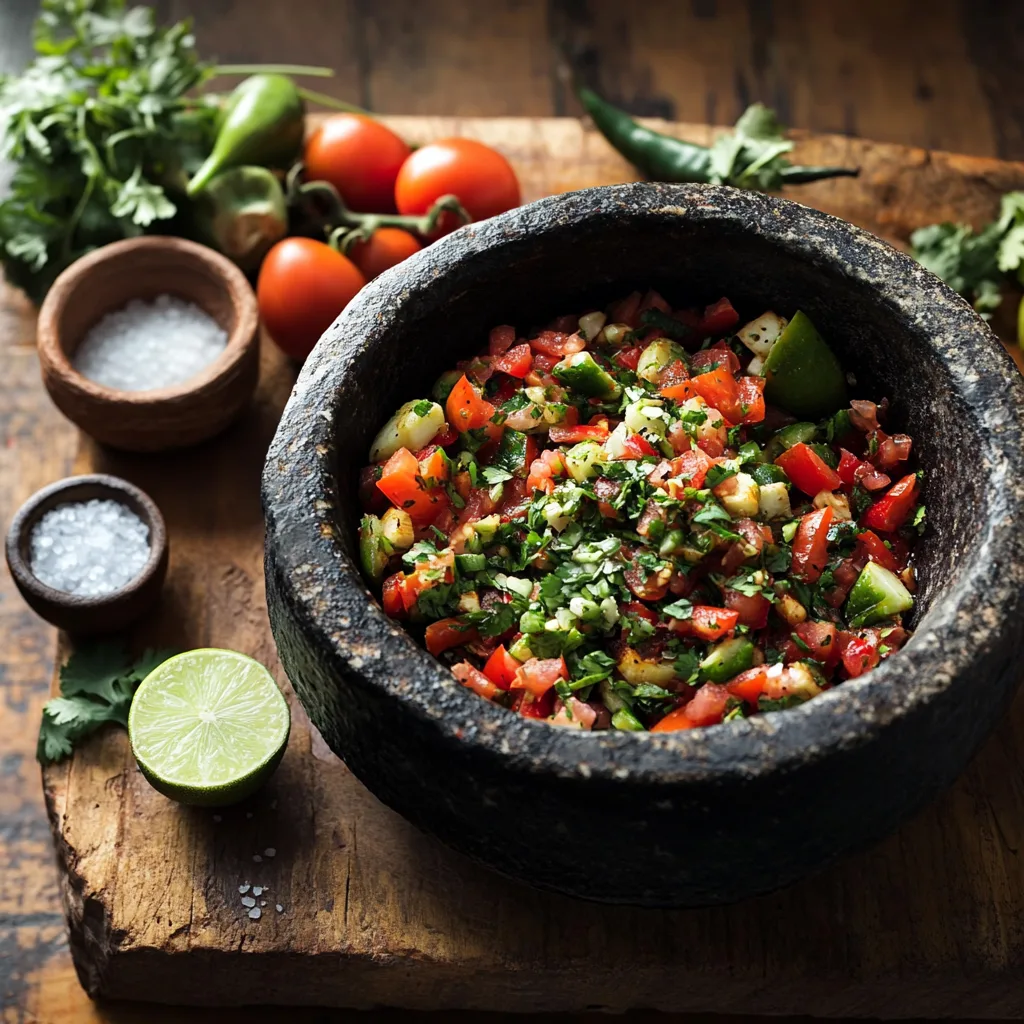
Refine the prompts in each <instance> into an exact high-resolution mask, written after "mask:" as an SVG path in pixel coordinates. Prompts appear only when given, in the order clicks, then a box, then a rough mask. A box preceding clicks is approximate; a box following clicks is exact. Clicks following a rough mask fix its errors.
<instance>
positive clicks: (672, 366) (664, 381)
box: [658, 359, 690, 388]
mask: <svg viewBox="0 0 1024 1024" xmlns="http://www.w3.org/2000/svg"><path fill="white" fill-rule="evenodd" d="M689 379H690V371H689V370H687V368H686V365H685V364H684V363H683V361H682V359H677V360H676V361H675V362H674V363H669V365H668V366H666V367H665V369H664V370H662V371H661V373H659V374H658V387H659V388H668V387H671V386H672V385H673V384H681V383H682V382H683V381H687V380H689Z"/></svg>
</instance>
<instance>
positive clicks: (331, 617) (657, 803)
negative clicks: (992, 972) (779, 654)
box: [263, 184, 1024, 906]
mask: <svg viewBox="0 0 1024 1024" xmlns="http://www.w3.org/2000/svg"><path fill="white" fill-rule="evenodd" d="M648 286H654V287H657V288H658V289H659V290H661V291H662V292H663V293H664V294H665V295H666V296H667V297H668V298H669V300H670V301H671V302H673V304H675V305H681V304H684V303H690V302H710V301H713V300H715V299H717V298H719V297H720V296H721V295H723V294H724V295H728V296H729V297H730V298H731V299H732V300H733V302H734V303H735V304H736V305H737V306H738V308H739V309H740V311H741V315H744V316H746V315H748V314H749V315H751V316H753V315H756V314H758V313H761V312H763V311H764V310H765V309H766V308H773V309H775V310H777V311H778V312H780V313H782V314H785V315H792V313H793V312H794V311H795V310H796V309H798V308H799V309H803V310H805V311H806V312H807V313H808V314H809V315H810V317H811V319H812V320H813V321H814V323H815V324H816V325H817V326H818V328H819V329H820V330H821V332H822V334H823V335H824V336H825V337H826V338H827V339H828V340H829V342H830V343H831V345H832V346H834V348H835V350H836V352H837V353H838V354H839V356H840V358H841V359H842V360H843V363H844V365H845V367H846V368H847V369H848V370H849V371H850V372H851V373H853V374H855V376H856V386H855V387H854V388H853V389H852V391H853V394H854V395H856V396H861V397H871V398H875V399H880V398H882V397H883V396H888V397H889V399H890V400H891V402H892V413H891V422H892V423H893V424H894V425H895V429H902V430H906V431H908V432H909V433H910V434H911V435H912V436H913V437H914V441H915V452H916V455H917V458H918V459H919V461H920V465H921V466H922V467H923V468H924V470H925V478H924V498H925V501H926V503H927V509H928V527H927V529H926V531H925V534H924V536H923V538H922V539H921V541H920V544H919V546H918V548H917V552H916V554H915V562H916V565H917V569H918V574H919V579H920V587H919V589H918V592H917V608H916V611H915V614H914V616H913V619H912V626H913V627H914V629H915V633H914V636H913V638H912V639H911V640H910V642H909V643H908V644H907V646H906V648H905V649H904V650H902V651H900V652H899V654H898V655H896V656H895V657H893V658H892V659H890V660H888V661H886V662H884V663H883V665H882V667H880V668H878V669H877V670H875V671H874V672H871V673H870V674H869V675H867V676H866V677H864V678H862V679H859V680H856V681H852V682H846V683H843V684H842V685H840V686H837V687H836V688H835V689H833V690H830V691H829V692H827V693H825V694H824V695H822V696H820V697H818V698H817V699H815V700H813V701H810V702H809V703H807V704H805V705H803V706H801V707H799V708H795V709H791V710H787V711H784V712H780V713H777V714H767V715H761V716H758V717H754V718H751V719H747V720H739V721H733V722H729V723H727V724H725V725H720V726H714V727H712V728H707V729H696V730H691V731H687V732H681V733H668V734H650V733H639V734H638V733H621V732H614V731H608V732H598V733H587V732H582V731H575V730H570V729H561V728H557V727H552V726H550V725H547V724H545V723H542V722H536V721H530V720H527V719H524V718H520V717H517V716H515V715H513V714H512V713H510V712H509V711H507V710H505V709H503V708H501V707H499V706H497V705H495V704H492V703H490V702H487V701H484V700H482V699H480V698H479V697H477V696H475V695H474V694H473V693H471V692H470V691H469V690H467V689H465V688H464V687H462V686H461V685H460V684H459V683H457V682H456V681H455V679H454V678H452V676H451V674H450V673H449V671H448V670H447V669H445V668H444V667H442V666H441V665H440V664H439V663H438V662H436V661H435V660H434V659H433V658H432V657H431V656H430V655H429V654H427V653H426V651H424V650H423V649H422V648H421V647H419V646H418V645H417V644H416V642H415V641H414V640H413V639H412V638H411V637H410V636H408V635H407V634H406V633H405V632H404V631H403V629H402V628H401V627H400V626H399V625H398V624H397V623H394V622H392V621H391V620H389V619H388V618H387V617H386V616H385V615H384V613H383V612H382V611H381V608H380V606H379V604H378V602H377V599H376V598H375V597H374V595H373V594H372V593H371V592H370V590H369V588H368V587H367V585H366V583H365V582H364V580H363V577H362V575H361V573H360V570H359V568H358V556H357V551H356V547H357V545H356V530H357V525H358V521H359V515H360V512H359V504H358V501H357V498H356V480H357V474H358V472H359V469H360V467H361V466H363V464H364V463H365V461H366V457H367V455H366V453H367V450H368V446H369V444H370V441H371V439H372V438H373V436H374V434H375V432H376V430H377V429H378V427H380V425H381V424H382V423H383V422H384V421H385V420H386V419H387V417H388V416H389V415H390V414H391V413H392V412H393V411H394V409H395V408H397V406H398V405H399V404H400V403H402V402H404V401H406V400H408V399H410V398H412V397H414V396H420V397H422V396H423V395H424V394H425V393H426V392H427V391H428V389H429V387H430V383H431V382H432V381H433V379H434V377H435V376H436V375H437V374H438V373H439V372H440V371H441V370H443V369H446V368H448V367H450V366H452V365H454V363H455V361H456V360H457V359H459V358H464V357H467V356H468V355H469V354H470V353H473V352H475V351H477V350H478V349H480V348H481V347H482V346H483V345H484V344H485V343H486V337H487V331H488V329H489V328H490V327H491V326H493V325H494V324H500V323H515V324H517V325H519V326H520V327H521V328H525V327H527V326H528V325H530V324H535V323H539V322H543V321H544V320H545V319H546V318H548V317H550V316H552V315H555V314H560V313H565V312H572V311H581V310H585V309H587V308H588V307H591V305H592V304H593V303H595V302H602V301H607V300H609V299H611V298H613V297H615V296H621V295H623V294H625V293H627V292H628V291H629V290H631V289H632V288H645V287H648ZM1022 444H1024V384H1022V381H1021V378H1020V376H1019V375H1018V373H1017V372H1016V370H1015V369H1014V367H1013V364H1012V363H1011V361H1010V359H1009V358H1008V356H1007V355H1006V353H1005V352H1004V351H1003V350H1002V347H1001V346H1000V345H999V343H998V341H997V340H996V338H995V337H994V336H993V334H992V333H991V332H990V331H989V329H988V328H987V327H986V326H985V324H984V323H983V321H982V320H981V319H979V317H978V316H977V315H976V314H975V313H974V311H973V310H972V309H971V308H970V307H969V306H968V305H967V303H965V302H964V301H963V300H961V299H960V298H958V297H957V296H956V295H955V294H953V292H951V291H950V290H949V289H948V288H946V287H945V286H944V285H943V284H942V283H941V282H940V281H939V280H938V279H937V278H936V277H934V276H932V275H931V274H930V273H928V272H926V271H925V270H923V269H922V268H921V267H920V266H919V265H918V264H917V263H915V262H914V261H913V260H911V259H910V258H909V257H907V256H905V255H903V254H901V253H899V252H897V251H896V250H895V249H892V248H891V247H889V246H888V245H886V244H885V243H883V242H881V241H880V240H879V239H877V238H875V237H874V236H872V235H870V234H867V233H865V232H863V231H860V230H858V229H857V228H855V227H852V226H851V225H849V224H847V223H845V222H843V221H840V220H836V219H835V218H832V217H829V216H826V215H825V214H822V213H818V212H816V211H814V210H810V209H806V208H805V207H803V206H799V205H797V204H795V203H791V202H786V201H785V200H782V199H777V198H773V197H768V196H763V195H754V194H751V193H747V192H738V191H734V190H732V189H727V188H717V187H710V186H669V185H653V184H631V185H619V186H613V187H607V188H597V189H591V190H587V191H583V192H577V193H573V194H569V195H563V196H557V197H554V198H551V199H545V200H543V201H541V202H537V203H533V204H531V205H529V206H525V207H523V208H521V209H518V210H513V211H511V212H510V213H506V214H503V215H502V216H500V217H496V218H494V219H492V220H490V221H486V222H484V223H482V224H479V225H470V226H468V227H465V228H462V229H461V230H459V231H457V232H456V233H454V234H452V235H450V236H448V237H447V238H445V239H444V240H442V241H440V242H438V243H436V244H434V245H432V246H430V247H429V248H428V249H426V250H425V251H424V252H422V253H420V254H418V255H417V256H415V257H413V258H412V259H411V260H409V261H408V262H406V263H404V264H403V265H402V267H401V268H400V269H396V270H392V271H389V272H388V273H387V274H384V275H383V276H382V277H380V278H379V279H377V280H376V281H374V282H373V283H372V284H371V285H369V286H368V287H367V288H366V289H364V290H363V291H362V292H361V293H360V295H359V296H358V297H357V298H356V299H355V301H354V302H353V303H352V304H351V305H350V306H349V307H348V308H347V309H346V310H345V312H344V313H343V314H342V315H341V316H340V317H339V318H338V319H337V320H336V321H335V323H334V324H333V325H332V327H331V328H330V329H329V330H328V331H327V333H326V334H325V335H324V336H323V338H321V340H320V342H319V344H318V345H317V347H316V349H315V350H314V352H313V354H312V356H311V357H310V358H309V360H308V361H307V362H306V365H305V367H304V369H303V371H302V374H301V375H300V377H299V380H298V383H297V384H296V386H295V390H294V392H293V394H292V396H291V400H290V401H289V403H288V406H287V408H286V409H285V412H284V416H283V418H282V420H281V424H280V427H279V429H278V432H277V436H276V438H275V439H274V442H273V445H272V446H271V449H270V453H269V455H268V458H267V463H266V469H265V473H264V478H263V502H264V509H265V513H266V521H267V535H266V536H267V539H266V545H267V547H266V576H267V592H268V601H269V605H270V619H271V623H272V626H273V630H274V636H275V638H276V641H277V646H278V649H279V651H280V654H281V658H282V660H283V663H284V667H285V669H286V671H287V672H288V675H289V677H290V678H291V680H292V683H293V684H294V686H295V689H296V691H297V693H298V695H299V698H300V700H301V701H302V703H303V705H304V706H305V708H306V710H307V711H308V712H309V715H310V718H311V719H312V720H313V722H314V723H315V724H316V726H317V727H318V728H319V729H320V731H321V733H322V734H323V736H324V738H325V739H326V740H327V742H328V743H329V744H330V746H331V747H332V748H333V749H334V750H335V751H336V752H337V753H338V754H339V756H341V757H342V758H343V759H344V760H345V762H346V763H347V764H348V766H349V767H350V768H351V769H352V771H353V772H354V773H355V774H356V775H357V776H358V777H359V778H360V779H361V780H362V781H363V782H364V783H365V784H366V785H367V786H368V787H369V788H370V789H371V790H372V791H373V792H374V793H375V794H376V795H377V796H378V797H379V798H380V799H381V800H383V801H384V802H385V803H386V804H388V805H389V806H391V807H393V808H394V809H395V810H397V811H398V812H399V813H400V814H402V815H404V816H405V817H406V818H408V819H409V820H410V821H411V822H413V823H414V824H415V825H417V826H419V827H420V828H422V829H424V830H425V831H428V832H431V833H433V834H434V835H436V836H438V837H440V838H441V839H442V840H443V841H444V842H446V843H448V844H450V845H451V846H453V847H455V848H456V849H458V850H460V851H462V852H463V853H465V854H469V855H470V856H471V857H474V858H476V859H477V860H479V861H481V862H483V863H485V864H488V865H490V866H491V867H493V868H495V869H497V870H498V871H501V872H504V873H506V874H508V875H511V876H514V877H516V878H519V879H523V880H525V881H528V882H530V883H532V884H534V885H538V886H542V887H545V888H550V889H556V890H560V891H561V892H565V893H570V894H573V895H577V896H582V897H586V898H590V899H596V900H603V901H608V902H617V903H636V904H645V905H650V906H673V905H674V906H687V905H689V906H695V905H701V904H711V903H722V902H729V901H734V900H738V899H740V898H743V897H746V896H750V895H753V894H755V893H760V892H765V891H768V890H771V889H774V888H776V887H778V886H781V885H784V884H786V883H788V882H791V881H793V880H795V879H797V878H799V877H800V876H802V875H804V874H806V873H808V872H810V871H813V870H815V869H817V868H820V867H821V866H822V865H824V864H826V863H827V862H829V861H831V860H833V859H834V858H836V857H837V856H839V855H841V854H843V853H845V852H847V851H849V850H852V849H855V848H858V847H862V846H864V845H867V844H869V843H871V842H873V841H875V840H877V839H879V838H880V837H882V836H883V835H885V834H886V833H888V832H890V831H891V830H893V829H894V828H895V827H896V826H897V825H899V824H900V822H902V821H903V820H904V819H906V818H907V817H908V816H909V815H911V814H912V813H913V812H914V811H916V810H917V809H918V808H920V807H921V806H922V805H923V804H925V803H926V802H927V801H928V800H930V799H931V798H932V797H934V796H935V794H937V793H938V792H939V791H940V790H941V789H942V788H943V787H944V786H946V785H947V784H949V783H950V782H951V781H952V780H953V779H954V778H955V777H956V776H957V775H958V774H959V773H960V771H961V770H962V769H963V768H964V766H965V765H966V763H967V762H968V760H969V759H970V757H971V755H972V754H973V753H974V751H975V750H976V749H977V747H978V745H979V744H980V743H981V741H982V739H983V738H984V737H985V736H986V735H987V734H988V732H989V731H990V730H991V729H992V727H993V725H994V724H995V723H996V721H997V720H998V719H999V717H1000V716H1001V715H1002V714H1003V712H1004V710H1005V708H1006V706H1007V704H1008V702H1009V699H1010V697H1011V695H1012V693H1013V691H1014V689H1015V687H1016V683H1017V679H1018V665H1019V663H1020V658H1021V653H1022V647H1024V629H1022V628H1021V615H1022V596H1021V584H1022V580H1024V529H1022V526H1024V456H1022Z"/></svg>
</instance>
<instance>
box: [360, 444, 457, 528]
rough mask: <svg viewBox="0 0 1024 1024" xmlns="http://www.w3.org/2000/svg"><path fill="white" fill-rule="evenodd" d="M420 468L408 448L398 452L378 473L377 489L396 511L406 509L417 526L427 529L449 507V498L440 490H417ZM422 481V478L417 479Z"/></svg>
mask: <svg viewBox="0 0 1024 1024" xmlns="http://www.w3.org/2000/svg"><path fill="white" fill-rule="evenodd" d="M418 477H420V464H419V463H418V462H417V461H416V456H415V455H413V453H412V452H410V451H409V450H408V449H407V448H399V449H398V451H397V452H395V454H394V455H392V456H391V458H390V459H388V461H387V462H386V463H384V468H383V470H382V471H381V475H380V479H379V480H378V481H377V486H378V487H379V488H380V490H381V491H382V492H383V493H384V494H386V495H387V497H388V498H389V499H390V500H391V503H392V504H393V505H394V506H395V507H396V508H401V509H405V511H406V512H408V513H409V518H410V519H412V521H413V523H414V524H415V525H417V526H426V525H427V524H428V523H430V522H432V521H433V520H434V519H435V518H436V516H437V515H438V513H439V512H442V511H444V509H445V508H447V506H448V495H447V494H445V492H444V489H443V488H440V487H436V488H433V489H432V490H429V491H428V490H424V488H423V487H421V486H420V480H419V479H417V478H418ZM420 479H422V478H420Z"/></svg>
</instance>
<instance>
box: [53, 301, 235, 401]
mask: <svg viewBox="0 0 1024 1024" xmlns="http://www.w3.org/2000/svg"><path fill="white" fill-rule="evenodd" d="M227 343H228V336H227V332H225V331H224V330H223V329H222V328H221V327H220V326H219V325H218V324H217V321H216V320H214V319H213V317H211V316H210V315H209V314H207V313H205V312H204V311H203V310H201V309H200V308H199V307H198V306H196V305H195V304H194V303H191V302H185V301H184V300H183V299H178V298H175V297H174V296H173V295H160V296H158V297H157V298H156V299H154V300H153V301H152V302H145V301H143V300H142V299H132V301H131V302H129V303H128V305H126V306H125V307H124V308H123V309H118V310H115V311H114V312H113V313H108V314H107V315H106V316H105V317H103V319H102V320H100V321H99V323H97V324H95V325H94V326H93V327H92V328H91V329H90V330H89V333H88V334H86V336H85V337H84V338H83V339H82V342H81V343H80V344H79V346H78V348H77V349H76V350H75V354H74V360H73V362H74V366H75V369H76V370H77V371H78V372H79V373H80V374H81V375H82V376H83V377H88V378H89V379H90V380H94V381H96V383H97V384H103V385H105V386H106V387H108V388H116V389H117V390H119V391H150V390H152V389H153V388H165V387H170V386H172V385H174V384H181V383H183V382H184V381H187V380H189V379H190V378H191V377H194V376H195V375H196V374H197V373H199V371H200V370H202V369H203V368H204V367H205V366H208V365H209V364H210V363H212V362H213V361H214V360H215V359H216V358H217V357H218V356H219V355H220V354H221V353H222V352H223V351H224V349H225V347H226V346H227Z"/></svg>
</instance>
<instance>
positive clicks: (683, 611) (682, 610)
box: [661, 597, 693, 619]
mask: <svg viewBox="0 0 1024 1024" xmlns="http://www.w3.org/2000/svg"><path fill="white" fill-rule="evenodd" d="M661 612H662V614H663V615H669V616H671V617H672V618H673V619H690V618H692V617H693V602H692V601H687V599H686V598H685V597H680V598H679V599H678V600H675V601H673V602H672V603H671V604H666V605H663V606H662V609H661Z"/></svg>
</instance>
